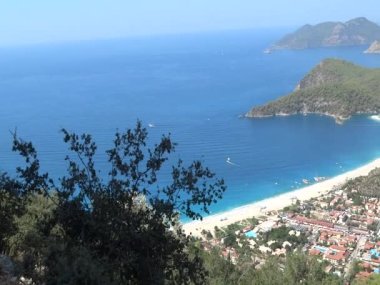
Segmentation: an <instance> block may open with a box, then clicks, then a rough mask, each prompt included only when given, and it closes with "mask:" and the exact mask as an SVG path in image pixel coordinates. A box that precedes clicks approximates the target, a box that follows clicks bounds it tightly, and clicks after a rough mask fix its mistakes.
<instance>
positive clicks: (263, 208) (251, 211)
mask: <svg viewBox="0 0 380 285" xmlns="http://www.w3.org/2000/svg"><path fill="white" fill-rule="evenodd" d="M378 167H380V158H379V159H376V160H373V161H371V162H370V163H367V164H365V165H363V166H360V167H358V168H356V169H354V170H351V171H348V172H345V173H342V174H340V175H337V176H335V177H332V178H330V179H327V180H325V181H322V182H319V183H316V184H313V185H310V186H305V187H303V188H301V189H297V190H294V191H290V192H286V193H283V194H280V195H278V196H275V197H271V198H267V199H264V200H261V201H256V202H254V203H251V204H248V205H245V206H241V207H237V208H234V209H232V210H229V211H225V212H222V213H218V214H215V215H210V216H207V217H205V218H204V219H203V220H202V221H192V222H188V223H185V224H184V225H183V229H184V230H185V232H186V233H187V234H192V235H193V236H200V234H201V232H202V231H203V230H206V231H211V232H212V231H213V230H214V227H215V226H217V227H219V228H221V227H225V226H227V225H229V224H233V223H236V222H239V221H241V220H244V219H247V218H252V217H253V216H256V217H258V216H262V215H263V214H264V213H265V212H268V211H273V210H280V209H282V208H284V207H286V206H289V205H291V203H292V200H294V199H295V198H296V199H298V200H300V201H305V200H308V199H311V198H314V197H319V196H321V195H323V194H324V193H327V192H329V191H330V190H332V189H333V188H334V187H338V186H339V185H341V184H343V183H345V182H346V181H347V180H350V179H353V178H356V177H359V176H365V175H368V173H369V172H370V171H371V170H373V169H375V168H378Z"/></svg>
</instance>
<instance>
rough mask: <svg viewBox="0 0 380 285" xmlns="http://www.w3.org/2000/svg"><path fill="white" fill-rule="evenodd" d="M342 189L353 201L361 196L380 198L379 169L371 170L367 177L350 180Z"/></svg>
mask: <svg viewBox="0 0 380 285" xmlns="http://www.w3.org/2000/svg"><path fill="white" fill-rule="evenodd" d="M342 188H343V189H345V190H346V191H348V192H349V193H350V195H351V196H352V197H355V199H359V198H358V197H363V196H364V197H375V198H380V169H379V168H376V169H374V170H372V171H371V172H370V173H369V174H368V175H367V176H360V177H357V178H355V179H351V180H349V181H347V183H346V184H345V185H343V187H342Z"/></svg>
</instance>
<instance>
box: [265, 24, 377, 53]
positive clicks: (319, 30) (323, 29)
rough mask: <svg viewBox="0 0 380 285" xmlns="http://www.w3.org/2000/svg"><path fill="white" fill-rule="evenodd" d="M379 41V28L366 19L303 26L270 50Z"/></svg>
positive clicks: (362, 43) (363, 43)
mask: <svg viewBox="0 0 380 285" xmlns="http://www.w3.org/2000/svg"><path fill="white" fill-rule="evenodd" d="M376 39H380V26H378V25H377V24H375V23H373V22H371V21H369V20H367V19H366V18H356V19H352V20H350V21H348V22H345V23H342V22H325V23H321V24H317V25H315V26H312V25H305V26H303V27H301V28H300V29H298V30H297V31H295V32H294V33H292V34H289V35H286V36H285V37H284V38H282V39H281V40H279V41H278V42H277V43H275V44H274V45H273V46H272V47H271V48H270V49H272V50H276V49H306V48H318V47H334V46H354V45H365V44H368V45H369V44H370V43H372V42H373V41H374V40H376Z"/></svg>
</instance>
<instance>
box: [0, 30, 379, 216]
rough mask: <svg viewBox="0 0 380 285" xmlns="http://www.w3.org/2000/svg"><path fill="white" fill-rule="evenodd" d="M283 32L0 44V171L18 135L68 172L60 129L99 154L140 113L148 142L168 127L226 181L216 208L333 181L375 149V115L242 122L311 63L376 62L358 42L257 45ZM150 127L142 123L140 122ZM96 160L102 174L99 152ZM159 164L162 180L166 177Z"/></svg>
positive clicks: (184, 153)
mask: <svg viewBox="0 0 380 285" xmlns="http://www.w3.org/2000/svg"><path fill="white" fill-rule="evenodd" d="M280 34H281V33H280V32H273V31H250V32H230V33H219V34H207V35H206V34H204V35H187V36H171V37H157V38H152V39H142V38H141V39H129V40H113V41H98V42H84V43H71V44H61V45H41V46H33V47H23V48H21V47H20V48H13V49H1V50H0V66H1V68H0V94H1V104H0V115H1V120H0V167H1V169H2V170H5V171H9V172H12V171H13V169H14V167H15V166H16V165H17V164H19V163H20V160H19V159H17V156H16V155H15V154H12V153H11V152H10V148H11V135H10V132H9V131H13V130H15V129H16V128H17V132H18V134H19V135H20V136H22V137H23V138H25V139H28V140H32V141H33V142H34V143H35V145H36V146H37V148H38V149H39V153H40V157H41V161H42V165H43V167H44V169H47V170H49V171H50V172H51V173H52V174H53V176H57V175H58V174H60V173H62V172H63V171H64V170H65V167H66V165H65V162H64V160H63V158H64V156H65V154H66V146H65V145H64V144H63V142H62V135H61V134H60V133H59V130H60V129H61V128H62V127H65V128H68V129H69V130H73V131H76V132H84V131H85V132H89V133H92V134H93V135H94V138H95V139H96V141H97V142H98V144H99V151H100V153H102V152H103V151H104V150H105V149H107V148H109V147H110V146H111V140H112V136H113V134H114V132H115V130H116V129H119V130H123V129H125V128H128V127H133V126H134V124H135V122H136V119H138V118H139V119H141V120H142V121H143V122H144V123H145V125H146V126H147V127H148V129H149V132H150V138H151V141H155V140H158V139H159V138H160V136H161V134H162V133H168V132H170V133H171V134H172V137H173V139H174V140H175V141H176V142H177V143H178V144H179V145H178V147H177V152H176V154H175V155H174V156H173V161H174V160H175V159H177V158H179V157H181V158H182V159H184V160H185V161H190V160H193V159H202V160H203V161H204V162H205V164H207V165H208V166H210V168H211V169H212V170H214V171H215V172H216V173H217V174H218V176H219V177H223V178H225V180H226V182H227V184H228V186H229V188H228V191H227V192H226V193H225V196H224V199H223V200H222V201H221V202H219V203H218V204H217V205H216V206H214V207H213V208H212V211H213V212H217V211H222V210H227V209H230V208H233V207H236V206H240V205H243V204H246V203H249V202H253V201H256V200H258V199H262V198H266V197H269V196H273V195H276V194H279V193H283V192H286V191H290V190H292V189H295V188H297V187H301V186H302V179H308V180H311V181H312V180H313V177H316V176H326V177H331V176H334V175H337V174H339V173H342V172H344V171H347V170H350V169H352V168H355V167H357V166H359V165H361V164H364V163H366V162H369V161H370V160H372V159H374V158H376V157H378V156H380V132H379V131H380V122H379V120H377V119H376V118H375V119H372V120H371V119H370V118H369V117H366V116H362V117H355V118H353V119H352V120H350V121H348V122H347V123H345V124H343V125H337V124H335V122H334V120H333V119H331V118H326V117H321V116H308V117H304V116H293V117H281V118H268V119H256V120H249V119H243V118H239V116H241V115H243V114H244V113H245V112H247V111H248V110H249V109H250V108H251V107H252V106H253V105H255V104H260V103H264V102H267V101H268V100H272V99H274V98H277V97H279V96H281V95H285V94H287V93H289V92H291V91H292V90H293V89H294V87H295V86H296V84H297V82H298V81H299V80H300V79H301V78H302V77H303V75H304V74H305V73H306V72H308V71H309V70H310V69H311V68H312V67H313V66H314V65H315V64H317V63H318V62H319V61H320V60H322V59H324V58H326V57H337V58H343V59H347V60H350V61H353V62H355V63H358V64H362V65H365V66H369V67H380V56H376V55H365V54H363V53H362V51H363V50H364V49H365V47H359V48H358V47H355V48H339V49H338V48H337V49H335V48H333V49H315V50H307V51H281V52H276V53H273V54H269V55H268V54H264V53H263V50H264V49H265V47H267V46H268V45H269V44H270V43H271V42H272V41H274V40H275V39H276V38H277V37H279V36H280ZM148 124H150V127H149V125H148ZM98 166H99V168H100V169H101V170H102V171H103V172H104V173H105V172H106V171H107V168H106V163H105V159H104V156H100V157H99V159H98ZM167 174H168V173H167V172H165V173H164V175H163V177H164V179H163V182H166V180H167V179H166V178H167Z"/></svg>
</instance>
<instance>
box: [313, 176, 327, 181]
mask: <svg viewBox="0 0 380 285" xmlns="http://www.w3.org/2000/svg"><path fill="white" fill-rule="evenodd" d="M323 180H326V177H324V176H316V177H314V181H315V182H321V181H323Z"/></svg>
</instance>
